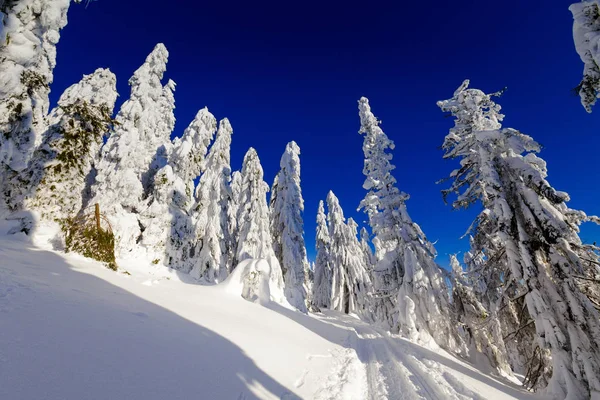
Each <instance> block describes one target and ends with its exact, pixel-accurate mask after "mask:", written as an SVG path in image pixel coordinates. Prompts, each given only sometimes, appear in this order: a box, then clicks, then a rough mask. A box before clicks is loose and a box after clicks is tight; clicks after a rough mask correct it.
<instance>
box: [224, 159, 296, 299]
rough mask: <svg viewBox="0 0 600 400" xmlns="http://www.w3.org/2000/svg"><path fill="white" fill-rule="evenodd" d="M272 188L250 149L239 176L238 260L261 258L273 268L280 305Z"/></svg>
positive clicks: (272, 284) (273, 288)
mask: <svg viewBox="0 0 600 400" xmlns="http://www.w3.org/2000/svg"><path fill="white" fill-rule="evenodd" d="M268 191H269V185H267V183H266V182H265V181H264V180H263V169H262V166H261V165H260V160H259V159H258V154H256V150H254V149H253V148H250V149H249V150H248V152H247V153H246V155H245V156H244V162H243V164H242V172H241V176H240V196H239V198H238V201H237V204H238V210H237V236H238V242H237V246H236V249H237V250H236V260H237V262H242V261H244V260H246V259H249V258H252V259H257V258H262V259H265V260H267V262H268V263H269V265H270V267H271V271H270V274H269V276H270V282H269V283H270V290H271V296H272V297H273V299H274V300H275V301H277V302H283V301H284V298H285V296H284V293H283V274H282V272H281V266H280V265H279V262H278V261H277V258H276V257H275V253H274V252H273V240H272V238H271V231H270V229H269V207H268V205H267V192H268Z"/></svg>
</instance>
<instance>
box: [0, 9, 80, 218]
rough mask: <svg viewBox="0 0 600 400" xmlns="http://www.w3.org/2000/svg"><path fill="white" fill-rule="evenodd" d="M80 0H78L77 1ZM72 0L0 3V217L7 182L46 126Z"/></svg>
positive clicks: (5, 208)
mask: <svg viewBox="0 0 600 400" xmlns="http://www.w3.org/2000/svg"><path fill="white" fill-rule="evenodd" d="M76 2H78V1H76ZM70 4H71V1H70V0H19V1H15V0H5V1H2V2H1V3H0V54H1V57H0V187H2V190H1V191H0V217H1V216H2V215H3V214H5V213H6V212H8V211H10V210H9V209H8V206H7V205H6V201H7V200H8V199H9V198H10V197H11V194H10V193H5V191H7V190H8V191H10V190H11V186H10V184H9V181H10V180H11V179H13V178H14V177H15V175H16V173H18V172H20V171H23V170H24V169H25V168H27V166H28V164H29V160H30V158H31V156H32V155H33V151H34V149H35V147H36V146H37V145H38V144H40V143H41V137H42V134H43V132H44V131H45V130H46V123H45V121H44V118H45V117H46V115H47V113H48V109H49V106H50V101H49V99H48V94H49V93H50V84H51V83H52V80H53V70H54V67H55V65H56V44H57V43H58V41H59V39H60V30H61V29H62V28H63V27H64V26H65V25H66V24H67V11H68V10H69V6H70Z"/></svg>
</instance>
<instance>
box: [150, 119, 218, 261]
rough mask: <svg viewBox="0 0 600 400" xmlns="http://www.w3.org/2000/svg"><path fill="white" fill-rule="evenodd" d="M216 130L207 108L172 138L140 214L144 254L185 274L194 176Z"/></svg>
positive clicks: (192, 237)
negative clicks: (150, 193)
mask: <svg viewBox="0 0 600 400" xmlns="http://www.w3.org/2000/svg"><path fill="white" fill-rule="evenodd" d="M216 129H217V120H216V119H215V117H214V116H213V115H212V114H211V113H210V112H209V111H208V109H207V108H203V109H201V110H200V111H198V113H197V114H196V117H195V118H194V120H193V121H192V123H191V124H190V125H189V126H188V127H187V128H186V130H185V131H184V132H183V136H182V137H181V138H176V139H175V140H174V141H173V145H172V151H171V152H170V155H169V160H168V162H167V165H165V166H164V167H162V168H161V169H159V170H158V172H157V173H156V175H155V176H154V184H153V185H152V186H153V188H152V196H151V197H150V199H149V200H150V204H149V206H148V208H147V209H145V210H144V211H143V213H141V215H140V221H141V224H142V225H143V226H144V227H145V229H144V231H143V233H142V238H141V241H140V245H142V246H143V247H144V248H145V249H146V252H147V256H148V257H149V258H150V259H151V260H154V261H156V262H158V261H163V262H164V263H165V264H167V265H169V266H170V267H172V268H175V269H178V270H181V271H183V272H186V273H187V272H189V271H190V270H191V269H192V267H193V264H194V262H193V259H194V256H195V253H194V252H195V246H196V234H195V229H194V222H193V220H192V213H191V209H192V207H193V204H194V196H193V192H194V179H196V178H197V177H198V176H199V175H200V172H201V169H202V165H203V163H204V159H205V157H206V152H207V149H208V146H209V144H210V142H211V140H212V138H213V137H214V135H215V131H216Z"/></svg>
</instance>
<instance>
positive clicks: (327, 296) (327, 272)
mask: <svg viewBox="0 0 600 400" xmlns="http://www.w3.org/2000/svg"><path fill="white" fill-rule="evenodd" d="M315 242H316V248H317V257H316V260H315V271H314V272H315V278H314V282H313V287H312V305H313V306H315V307H316V308H317V309H318V308H329V306H330V305H331V274H332V264H331V251H330V245H331V238H330V237H329V227H328V226H327V216H326V215H325V207H324V206H323V200H321V201H319V210H318V211H317V236H316V240H315Z"/></svg>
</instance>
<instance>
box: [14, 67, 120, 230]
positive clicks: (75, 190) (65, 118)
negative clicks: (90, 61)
mask: <svg viewBox="0 0 600 400" xmlns="http://www.w3.org/2000/svg"><path fill="white" fill-rule="evenodd" d="M116 99H117V89H116V77H115V75H114V74H113V73H112V72H110V71H109V70H107V69H98V70H96V71H95V72H94V73H93V74H90V75H84V77H83V79H82V80H81V81H80V82H78V83H76V84H74V85H72V86H70V87H69V88H68V89H67V90H66V91H65V92H64V93H63V94H62V96H61V97H60V99H59V100H58V106H57V107H56V108H54V109H53V110H52V111H51V112H50V115H49V117H48V129H47V130H46V132H45V133H44V135H43V139H42V143H41V145H40V146H39V147H38V148H37V149H36V151H35V152H34V154H33V157H32V159H31V162H30V163H29V166H28V168H27V169H26V170H25V171H22V172H21V173H20V174H19V175H18V181H19V184H18V185H17V184H15V185H14V186H15V188H16V187H18V186H20V187H22V188H30V189H31V191H32V192H31V193H28V194H27V196H26V198H25V199H24V206H25V208H26V209H35V210H37V211H39V212H40V214H41V217H42V218H45V219H49V220H56V219H65V218H68V217H74V216H75V215H76V214H77V213H79V211H80V210H81V209H82V207H83V205H84V202H85V201H87V200H89V193H86V188H89V181H90V179H91V178H92V177H91V176H90V174H91V173H92V169H93V168H94V164H95V162H96V160H97V158H98V154H99V151H100V146H101V145H102V138H103V137H104V135H105V134H106V133H107V132H108V131H109V129H110V126H111V124H112V119H111V116H112V113H113V108H114V105H115V101H116ZM12 201H18V199H17V196H15V195H14V194H13V196H12Z"/></svg>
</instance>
